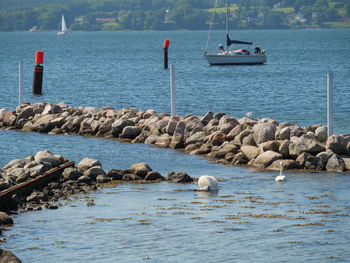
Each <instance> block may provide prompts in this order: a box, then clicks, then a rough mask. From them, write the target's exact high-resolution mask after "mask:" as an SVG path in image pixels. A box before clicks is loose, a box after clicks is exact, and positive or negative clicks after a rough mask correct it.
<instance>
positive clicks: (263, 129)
mask: <svg viewBox="0 0 350 263" xmlns="http://www.w3.org/2000/svg"><path fill="white" fill-rule="evenodd" d="M253 132H254V140H255V143H256V144H257V145H259V144H260V143H262V142H267V141H271V140H274V139H275V132H276V126H275V125H274V124H273V123H271V122H264V123H258V124H256V125H254V127H253Z"/></svg>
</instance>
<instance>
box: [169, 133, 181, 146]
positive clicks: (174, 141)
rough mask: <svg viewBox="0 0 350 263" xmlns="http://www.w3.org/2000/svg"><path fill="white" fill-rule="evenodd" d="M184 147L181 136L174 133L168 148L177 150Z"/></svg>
mask: <svg viewBox="0 0 350 263" xmlns="http://www.w3.org/2000/svg"><path fill="white" fill-rule="evenodd" d="M183 147H184V141H183V135H181V134H179V133H175V134H174V135H173V137H172V138H171V142H170V148H171V149H179V148H183Z"/></svg>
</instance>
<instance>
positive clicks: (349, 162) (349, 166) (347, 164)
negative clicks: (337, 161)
mask: <svg viewBox="0 0 350 263" xmlns="http://www.w3.org/2000/svg"><path fill="white" fill-rule="evenodd" d="M342 159H343V161H344V164H345V170H346V171H349V170H350V158H348V157H343V158H342Z"/></svg>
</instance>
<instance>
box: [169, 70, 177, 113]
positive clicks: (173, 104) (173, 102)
mask: <svg viewBox="0 0 350 263" xmlns="http://www.w3.org/2000/svg"><path fill="white" fill-rule="evenodd" d="M170 94H171V116H174V115H176V97H175V66H174V65H173V64H171V65H170Z"/></svg>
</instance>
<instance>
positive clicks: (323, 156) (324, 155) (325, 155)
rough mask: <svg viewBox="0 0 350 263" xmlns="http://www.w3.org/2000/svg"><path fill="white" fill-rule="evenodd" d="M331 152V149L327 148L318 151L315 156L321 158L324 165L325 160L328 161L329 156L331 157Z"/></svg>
mask: <svg viewBox="0 0 350 263" xmlns="http://www.w3.org/2000/svg"><path fill="white" fill-rule="evenodd" d="M333 154H334V153H333V152H332V151H331V150H327V151H324V152H320V153H319V154H317V155H316V156H317V157H319V158H321V160H322V164H323V166H324V167H325V166H326V164H327V162H328V160H329V158H331V157H332V155H333Z"/></svg>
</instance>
